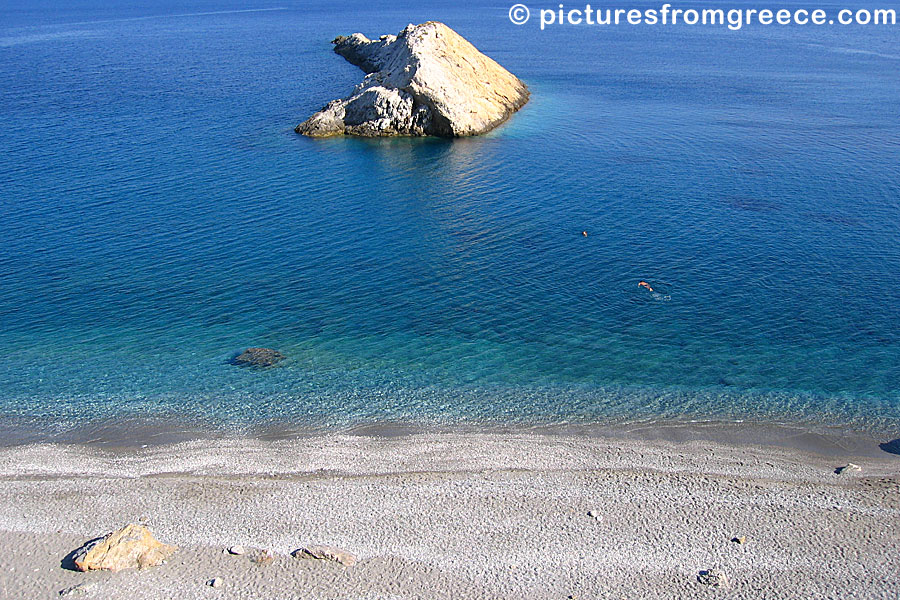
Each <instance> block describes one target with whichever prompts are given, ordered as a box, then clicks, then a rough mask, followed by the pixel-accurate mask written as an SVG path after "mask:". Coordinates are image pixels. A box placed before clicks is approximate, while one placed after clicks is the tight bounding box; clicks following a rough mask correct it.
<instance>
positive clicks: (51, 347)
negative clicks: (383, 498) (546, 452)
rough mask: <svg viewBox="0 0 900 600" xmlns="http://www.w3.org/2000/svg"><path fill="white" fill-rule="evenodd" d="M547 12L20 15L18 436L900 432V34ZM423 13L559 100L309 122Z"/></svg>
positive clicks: (201, 2)
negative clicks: (342, 38)
mask: <svg viewBox="0 0 900 600" xmlns="http://www.w3.org/2000/svg"><path fill="white" fill-rule="evenodd" d="M529 1H530V2H531V6H529V8H530V9H531V10H530V12H531V20H530V21H529V22H528V23H526V24H525V25H515V24H513V23H512V22H511V21H510V18H509V11H510V5H511V4H512V2H510V3H509V4H503V3H498V2H496V1H495V0H492V1H490V2H444V1H440V2H438V1H435V0H424V1H423V0H416V1H415V2H413V1H410V0H399V1H390V2H375V1H366V2H362V1H358V0H352V1H348V2H337V1H332V0H329V1H321V0H304V1H284V0H248V1H242V2H236V1H225V0H188V1H183V2H175V1H173V0H156V1H153V2H148V1H146V0H137V1H133V2H127V3H109V2H100V1H98V0H66V1H62V0H34V1H29V2H21V1H18V0H17V1H10V0H0V156H2V159H0V431H2V432H3V437H4V440H5V441H6V442H10V440H12V441H13V442H16V443H22V442H34V441H53V440H58V439H64V438H67V437H68V438H78V437H79V435H81V436H82V437H87V438H91V436H94V438H96V437H97V436H99V437H100V438H102V435H103V434H102V432H103V431H105V430H106V429H104V428H109V427H117V428H118V429H117V430H118V431H119V432H120V433H119V434H120V435H121V432H122V431H124V432H125V434H124V435H125V436H126V437H127V435H128V433H127V432H128V431H129V428H134V429H135V430H138V429H146V428H148V427H149V428H154V427H155V428H158V429H160V430H161V431H162V430H165V429H166V428H169V429H174V430H179V429H187V428H193V429H197V430H201V431H207V432H210V434H212V433H214V432H218V433H222V432H224V433H238V434H240V433H254V432H260V431H266V430H269V429H273V430H274V429H279V428H281V429H284V428H294V429H296V430H309V431H323V430H325V431H335V430H337V431H344V430H352V429H353V428H358V427H363V426H378V425H379V424H381V425H385V426H388V425H390V424H405V425H409V426H414V427H422V428H429V427H434V428H444V427H446V428H454V427H462V428H474V429H479V428H488V429H489V428H494V427H516V428H531V427H544V426H551V427H552V426H578V425H590V424H606V425H610V426H617V425H619V424H621V425H622V426H627V425H629V424H635V423H676V422H748V423H749V422H754V423H788V424H798V425H800V426H802V427H808V428H810V429H816V428H819V429H832V428H852V429H854V430H864V431H871V432H874V433H876V434H877V435H882V436H887V437H886V439H890V438H892V437H893V438H896V437H900V44H898V42H900V25H898V26H893V27H890V26H875V25H868V26H862V25H848V26H840V25H837V24H834V25H832V26H829V25H822V26H812V25H807V26H800V25H788V26H776V25H773V26H762V25H759V24H755V25H749V26H744V27H743V28H741V29H740V30H737V31H735V30H731V29H729V28H727V27H723V26H711V25H707V26H703V25H694V26H690V25H684V24H679V25H675V26H671V25H669V26H660V25H657V26H651V25H638V26H635V25H627V24H621V25H619V26H615V25H609V26H598V25H586V24H582V25H579V26H575V25H556V26H547V27H545V28H544V29H543V30H541V28H540V26H539V22H538V19H539V11H540V9H542V8H550V9H555V8H556V7H557V5H558V2H556V1H554V2H552V3H547V4H544V5H539V4H536V3H534V2H533V0H526V3H529ZM603 6H604V7H607V6H608V7H610V8H619V7H621V8H626V9H630V8H638V9H641V10H643V9H647V8H655V7H657V4H654V3H650V2H645V1H642V0H634V1H631V0H629V1H625V0H623V1H622V3H621V4H620V5H612V4H610V5H605V4H604V5H603ZM677 6H678V7H680V8H695V9H702V8H716V7H719V6H720V5H716V4H715V3H712V2H709V1H704V2H697V1H695V0H690V1H687V2H685V3H683V4H678V5H677ZM848 6H849V7H850V8H852V9H854V10H856V9H858V8H860V7H867V8H873V7H875V5H874V4H871V3H860V2H858V0H847V1H846V2H844V3H843V4H841V3H832V2H830V1H829V0H826V1H825V2H824V3H823V4H816V5H812V4H809V3H804V2H797V1H796V0H786V1H784V2H780V3H779V4H778V6H769V5H766V4H764V3H760V2H757V1H756V0H754V1H753V2H746V1H738V2H729V3H727V4H723V5H721V7H723V8H726V9H728V8H751V7H752V8H767V7H769V8H785V7H786V8H789V9H792V10H793V9H797V8H806V9H810V10H812V9H814V8H822V9H825V10H827V11H830V12H831V13H832V14H833V13H835V12H836V11H837V10H839V9H841V8H846V7H848ZM879 6H880V7H882V8H895V9H897V8H900V6H898V5H897V4H896V3H893V4H892V3H890V2H888V3H886V4H883V5H879ZM566 8H569V5H568V4H567V5H566ZM572 8H578V6H576V5H574V4H573V5H572ZM428 20H437V21H442V22H444V23H446V24H447V25H449V26H450V27H452V28H453V29H455V30H456V31H457V32H458V33H460V34H461V35H463V36H464V37H466V38H467V39H468V40H469V41H471V42H472V43H473V44H474V45H475V46H476V47H477V48H478V49H479V50H481V51H482V52H484V53H486V54H487V55H489V56H490V57H492V58H493V59H495V60H496V61H498V62H499V63H500V64H501V65H503V66H504V67H506V68H507V69H509V70H510V71H511V72H513V73H514V74H516V75H517V76H519V77H520V78H521V79H522V80H523V81H525V82H526V84H527V85H528V86H529V89H530V91H531V100H530V101H529V103H528V104H527V105H526V106H525V107H524V108H523V109H522V110H520V111H519V112H518V113H517V114H515V115H514V116H513V117H512V118H511V119H510V120H509V121H508V122H507V123H506V124H504V125H503V126H501V127H499V128H498V129H496V130H494V131H492V132H491V133H489V134H487V135H484V136H480V137H476V138H468V139H456V140H446V139H435V138H420V139H351V138H332V139H309V138H306V137H302V136H300V135H297V134H296V133H294V131H293V129H294V127H295V126H296V125H297V124H298V123H300V122H301V121H303V120H305V119H306V118H307V117H308V116H310V115H311V114H312V113H314V112H315V111H316V110H318V109H319V108H321V107H322V106H323V105H324V104H326V103H327V102H328V101H329V100H331V99H334V98H338V97H342V96H345V95H346V94H347V93H348V92H349V91H350V90H351V89H352V88H353V86H354V85H355V84H357V83H358V82H359V81H361V79H362V77H363V73H362V71H360V70H359V69H358V68H356V67H354V66H353V65H350V64H349V63H347V62H346V61H345V60H343V59H342V58H341V57H340V56H338V55H336V54H334V53H333V52H332V46H331V43H330V42H331V40H332V39H333V38H334V37H336V36H337V35H341V34H350V33H353V32H362V33H364V34H366V35H367V36H369V37H371V38H377V37H378V36H379V35H382V34H391V33H393V34H396V33H397V32H399V31H400V30H401V29H403V28H404V27H405V26H406V25H407V24H408V23H421V22H425V21H428ZM640 281H646V282H647V283H648V284H649V285H650V287H652V288H653V289H652V291H650V290H649V289H647V288H646V287H643V286H639V285H638V282H640ZM248 347H268V348H274V349H277V350H278V351H280V352H281V353H283V354H284V355H285V356H286V359H285V360H284V361H282V362H281V363H279V364H278V365H277V366H275V367H272V368H269V369H253V368H242V367H238V366H235V365H234V364H233V363H232V359H233V358H234V357H235V356H236V355H237V354H238V353H240V352H241V351H242V350H244V349H245V348H248ZM79 432H81V433H79ZM98 432H100V433H98ZM92 439H93V438H92Z"/></svg>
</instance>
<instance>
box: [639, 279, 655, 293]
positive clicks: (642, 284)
mask: <svg viewBox="0 0 900 600" xmlns="http://www.w3.org/2000/svg"><path fill="white" fill-rule="evenodd" d="M638 287H642V288H647V289H648V290H650V291H651V292H652V291H653V288H652V287H650V284H649V283H647V282H646V281H644V280H641V281H639V282H638Z"/></svg>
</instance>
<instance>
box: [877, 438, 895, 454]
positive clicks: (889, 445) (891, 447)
mask: <svg viewBox="0 0 900 600" xmlns="http://www.w3.org/2000/svg"><path fill="white" fill-rule="evenodd" d="M878 447H879V448H881V449H882V450H884V451H885V452H887V453H888V454H900V438H897V439H896V440H891V441H890V442H885V443H883V444H878Z"/></svg>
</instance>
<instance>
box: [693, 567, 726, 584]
mask: <svg viewBox="0 0 900 600" xmlns="http://www.w3.org/2000/svg"><path fill="white" fill-rule="evenodd" d="M697 581H699V582H700V583H702V584H703V585H708V586H712V587H725V586H727V585H728V577H727V576H726V575H725V572H724V571H722V570H721V569H707V570H706V571H700V574H699V575H697Z"/></svg>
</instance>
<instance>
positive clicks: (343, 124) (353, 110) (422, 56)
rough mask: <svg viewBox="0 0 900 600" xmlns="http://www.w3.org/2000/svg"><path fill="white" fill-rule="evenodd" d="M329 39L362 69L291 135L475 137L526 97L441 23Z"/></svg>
mask: <svg viewBox="0 0 900 600" xmlns="http://www.w3.org/2000/svg"><path fill="white" fill-rule="evenodd" d="M332 43H333V44H334V45H335V47H334V51H335V52H337V53H338V54H340V55H341V56H343V57H344V58H346V59H347V60H348V61H349V62H351V63H353V64H354V65H357V66H358V67H360V68H361V69H363V70H364V71H366V72H367V73H368V75H366V77H365V79H363V82H362V83H360V84H359V85H357V86H356V87H355V88H354V90H353V92H352V93H351V94H350V95H349V96H348V97H346V98H343V99H340V100H332V101H331V102H329V103H328V104H327V105H326V106H325V107H324V108H323V109H322V110H320V111H319V112H317V113H316V114H314V115H313V116H311V117H310V118H309V119H307V120H306V121H304V122H303V123H301V124H300V125H298V126H297V128H296V131H297V133H302V134H304V135H308V136H312V137H327V136H332V135H341V134H349V135H359V136H366V137H376V136H394V135H437V136H443V137H462V136H470V135H478V134H481V133H485V132H486V131H490V130H491V129H493V128H494V127H497V126H498V125H500V124H501V123H503V122H504V121H506V119H508V118H509V117H510V115H512V114H513V113H514V112H515V111H517V110H518V109H519V108H521V107H522V106H523V105H524V104H525V103H526V102H528V88H527V87H526V86H525V84H524V83H522V82H521V81H520V80H519V79H518V78H517V77H516V76H515V75H513V74H512V73H510V72H509V71H507V70H506V69H504V68H503V67H501V66H500V65H498V64H497V63H496V62H494V61H493V60H491V59H490V58H488V57H487V56H485V55H484V54H482V53H481V52H479V51H478V50H477V49H476V48H475V46H473V45H472V44H470V43H469V42H468V41H466V39H465V38H463V37H462V36H460V35H459V34H458V33H456V32H455V31H453V30H452V29H450V28H449V27H447V26H446V25H444V24H443V23H437V22H435V21H429V22H428V23H423V24H422V25H409V26H408V27H407V28H406V29H404V30H403V31H401V32H400V33H399V34H398V35H396V36H393V35H384V36H381V38H380V39H379V40H377V41H375V40H369V39H368V38H366V37H365V36H364V35H362V34H360V33H354V34H353V35H351V36H349V37H343V36H342V37H339V38H337V39H335V40H334V41H333V42H332Z"/></svg>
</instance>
